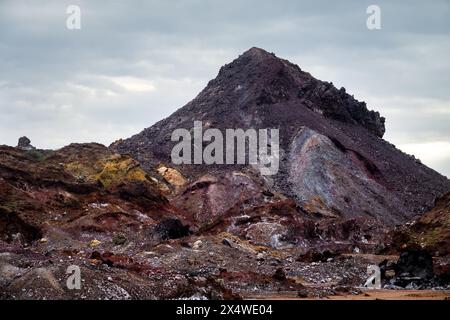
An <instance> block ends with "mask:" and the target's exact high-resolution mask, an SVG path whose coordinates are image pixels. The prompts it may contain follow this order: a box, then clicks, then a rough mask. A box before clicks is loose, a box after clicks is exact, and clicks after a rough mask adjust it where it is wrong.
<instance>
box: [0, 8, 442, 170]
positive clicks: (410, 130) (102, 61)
mask: <svg viewBox="0 0 450 320" xmlns="http://www.w3.org/2000/svg"><path fill="white" fill-rule="evenodd" d="M72 4H74V5H78V6H80V8H81V14H82V15H81V23H82V28H81V30H68V29H67V28H66V19H67V17H68V15H67V14H66V8H67V6H69V5H72ZM370 4H373V1H361V0H354V1H334V2H330V1H299V0H292V1H261V0H259V1H256V0H247V1H238V0H232V1H200V0H186V1H137V0H136V1H108V2H105V1H92V0H90V1H79V0H78V1H77V0H70V1H57V2H56V1H43V0H42V1H33V2H31V3H30V1H24V0H11V1H10V0H3V1H1V2H0V74H1V75H2V76H1V78H0V143H1V144H10V145H15V144H16V143H17V138H18V137H19V136H22V135H27V136H29V137H30V138H31V140H32V142H33V144H35V145H36V146H38V147H41V148H58V147H62V146H64V145H66V144H68V143H70V142H89V141H98V142H101V143H104V144H109V143H111V142H112V141H114V140H116V139H118V138H123V137H128V136H130V135H133V134H135V133H137V132H139V131H141V130H142V129H143V128H144V127H148V126H150V125H152V124H153V123H154V122H156V121H158V120H160V119H162V118H163V117H166V116H168V115H170V114H171V113H172V112H173V111H175V110H176V109H177V108H179V107H181V106H182V105H184V104H185V103H186V102H188V101H189V100H191V99H192V98H194V97H195V95H196V94H197V93H198V92H199V91H200V90H201V89H202V88H203V87H204V86H205V85H206V84H207V82H208V81H209V80H210V79H211V78H214V77H215V76H216V74H217V72H218V70H219V68H220V66H222V65H223V64H225V63H228V62H229V61H231V60H233V59H234V58H236V57H237V56H238V55H239V54H240V53H242V52H243V51H245V50H247V49H248V48H250V47H252V46H258V47H262V48H264V49H266V50H268V51H273V52H275V53H276V54H277V55H278V56H280V57H284V58H287V59H289V60H291V61H292V62H294V63H297V64H298V65H299V66H300V67H301V68H302V69H304V70H307V71H309V72H310V73H312V74H313V75H314V76H315V77H317V78H319V79H322V80H327V81H332V82H333V83H334V84H335V85H336V86H337V87H340V86H344V87H345V88H347V92H350V93H352V94H354V95H355V97H356V98H358V99H360V100H365V101H366V102H367V103H368V106H369V107H370V108H372V109H375V110H378V111H380V113H381V114H382V115H384V116H385V117H386V118H387V133H386V136H385V138H386V139H387V140H389V141H391V142H392V143H394V144H396V145H397V147H399V148H400V149H402V150H404V151H406V152H408V153H413V154H415V156H416V157H418V158H420V159H422V161H423V162H424V163H426V164H427V165H429V166H431V167H433V168H434V169H436V170H438V171H439V172H441V173H443V174H446V175H447V176H450V147H449V146H450V126H449V125H448V124H449V123H450V91H449V90H448V88H449V87H450V62H449V60H448V54H449V52H450V20H449V19H448V17H449V16H450V4H449V2H448V1H446V0H437V1H433V2H432V3H430V2H428V3H427V2H423V1H419V0H416V1H408V2H406V1H405V2H404V3H400V2H397V1H396V2H395V3H394V2H393V1H377V3H376V4H377V5H379V6H380V8H381V23H382V28H381V30H375V31H369V30H368V29H367V28H366V19H367V14H366V8H367V7H368V6H369V5H370Z"/></svg>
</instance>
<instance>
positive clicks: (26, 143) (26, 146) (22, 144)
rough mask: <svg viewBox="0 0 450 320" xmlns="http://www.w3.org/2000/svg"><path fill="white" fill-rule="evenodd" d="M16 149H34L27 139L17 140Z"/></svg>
mask: <svg viewBox="0 0 450 320" xmlns="http://www.w3.org/2000/svg"><path fill="white" fill-rule="evenodd" d="M17 148H19V149H22V150H34V149H35V148H34V147H33V146H32V145H31V140H30V139H28V138H27V137H21V138H19V142H18V143H17Z"/></svg>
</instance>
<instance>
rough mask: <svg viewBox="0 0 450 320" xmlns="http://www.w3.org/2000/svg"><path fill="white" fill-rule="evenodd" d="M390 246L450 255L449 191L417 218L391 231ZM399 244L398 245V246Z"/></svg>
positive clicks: (438, 254) (397, 248) (398, 248)
mask: <svg viewBox="0 0 450 320" xmlns="http://www.w3.org/2000/svg"><path fill="white" fill-rule="evenodd" d="M391 236H392V239H391V240H390V243H391V248H395V249H396V250H398V251H399V250H401V249H402V248H405V247H413V248H421V249H425V250H427V251H428V252H431V253H432V254H433V255H435V256H450V192H448V193H446V194H445V195H444V196H442V197H440V198H439V199H437V200H436V205H435V207H434V208H433V209H431V210H430V211H428V212H427V213H425V214H424V215H422V216H421V217H420V218H419V219H417V220H415V221H412V222H409V223H408V224H406V225H403V226H400V227H398V228H396V229H395V230H393V231H392V232H391ZM399 245H400V246H399Z"/></svg>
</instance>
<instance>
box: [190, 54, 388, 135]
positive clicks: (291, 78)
mask: <svg viewBox="0 0 450 320" xmlns="http://www.w3.org/2000/svg"><path fill="white" fill-rule="evenodd" d="M218 92H220V94H219V95H218ZM196 100H198V101H196V102H197V104H198V103H199V104H201V105H208V104H210V103H209V102H211V100H214V101H217V100H219V102H220V101H224V100H226V101H227V105H228V106H233V107H234V109H235V110H236V111H239V110H247V111H248V110H249V109H251V107H250V106H252V105H256V106H258V107H269V106H275V105H277V104H286V103H289V105H291V107H292V108H293V109H298V108H297V106H299V105H302V106H305V107H307V108H308V109H310V110H312V111H314V112H316V113H319V114H320V115H321V116H323V117H325V118H330V119H334V120H338V121H341V122H346V123H350V124H355V125H359V126H362V127H364V128H365V129H366V130H368V131H369V132H371V133H372V134H375V135H376V136H378V137H382V136H383V134H384V132H385V126H384V118H383V117H381V116H380V114H379V113H378V112H375V111H370V110H368V109H367V106H366V103H365V102H363V101H358V100H356V99H355V98H354V97H353V96H352V95H349V94H347V93H346V91H345V89H344V88H341V89H337V88H336V87H334V85H333V83H330V82H326V81H321V80H318V79H316V78H314V77H313V76H312V75H311V74H309V73H307V72H304V71H302V70H301V68H300V67H299V66H298V65H296V64H293V63H291V62H289V61H288V60H285V59H281V58H279V57H277V56H275V54H273V53H269V52H267V51H266V50H264V49H261V48H257V47H252V48H250V49H249V50H247V51H245V52H244V53H242V54H241V55H240V56H239V57H238V58H237V59H235V60H234V61H232V62H231V63H228V64H226V65H224V66H223V67H222V68H221V69H220V71H219V74H218V75H217V77H216V78H215V79H213V80H211V81H210V82H209V84H208V86H207V87H206V88H205V89H204V90H203V91H202V92H201V93H200V94H199V96H198V97H197V99H196ZM208 101H209V102H208ZM215 105H217V103H215ZM203 111H207V110H203Z"/></svg>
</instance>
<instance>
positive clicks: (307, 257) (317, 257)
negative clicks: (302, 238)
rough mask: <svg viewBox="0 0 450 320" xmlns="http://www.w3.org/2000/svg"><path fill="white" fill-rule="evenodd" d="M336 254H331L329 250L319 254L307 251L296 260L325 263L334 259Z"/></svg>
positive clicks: (315, 251) (314, 251) (312, 250)
mask: <svg viewBox="0 0 450 320" xmlns="http://www.w3.org/2000/svg"><path fill="white" fill-rule="evenodd" d="M337 255H338V254H337V253H332V252H330V251H329V250H325V251H323V252H319V251H317V250H314V249H311V250H308V251H307V252H306V253H305V254H303V255H301V256H300V257H298V258H297V261H299V262H309V263H311V262H327V260H328V259H330V258H334V257H336V256H337Z"/></svg>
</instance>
